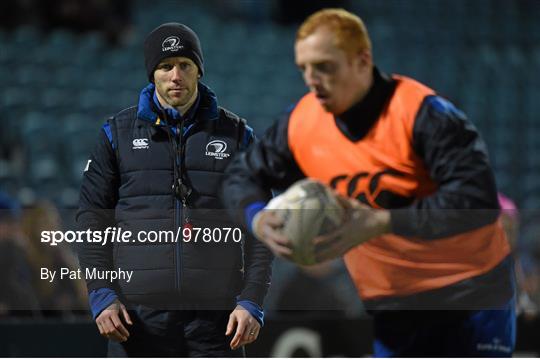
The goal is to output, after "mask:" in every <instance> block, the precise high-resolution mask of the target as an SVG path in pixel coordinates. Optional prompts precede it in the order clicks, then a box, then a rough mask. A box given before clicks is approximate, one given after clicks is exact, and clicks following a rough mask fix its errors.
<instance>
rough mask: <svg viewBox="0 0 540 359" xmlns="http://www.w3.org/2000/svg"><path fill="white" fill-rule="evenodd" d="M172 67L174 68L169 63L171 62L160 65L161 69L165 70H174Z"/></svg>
mask: <svg viewBox="0 0 540 359" xmlns="http://www.w3.org/2000/svg"><path fill="white" fill-rule="evenodd" d="M172 68H173V67H172V65H169V64H163V65H160V66H159V69H160V70H165V71H170V70H172Z"/></svg>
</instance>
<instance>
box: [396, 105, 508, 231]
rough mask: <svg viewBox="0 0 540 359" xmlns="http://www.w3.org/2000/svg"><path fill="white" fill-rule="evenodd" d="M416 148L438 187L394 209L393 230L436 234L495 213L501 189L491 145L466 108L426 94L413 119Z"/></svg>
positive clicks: (488, 219)
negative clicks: (422, 196) (498, 186)
mask: <svg viewBox="0 0 540 359" xmlns="http://www.w3.org/2000/svg"><path fill="white" fill-rule="evenodd" d="M413 148H414V151H415V153H416V154H417V155H419V156H420V158H421V159H422V160H423V161H424V164H425V166H426V167H427V169H428V171H429V174H430V176H431V178H432V179H433V180H434V181H435V182H436V184H437V186H438V189H437V191H436V192H435V193H433V194H432V195H430V196H428V197H425V198H422V199H418V200H416V201H415V202H413V203H412V204H411V205H410V206H408V207H405V208H401V209H395V210H392V211H391V225H392V231H393V233H395V234H398V235H403V236H414V237H419V238H423V239H437V238H444V237H447V236H451V235H456V234H459V233H464V232H467V231H471V230H474V229H478V228H480V227H483V226H485V225H487V224H490V223H493V222H494V221H495V220H496V219H497V217H498V215H499V204H498V200H497V189H496V185H495V178H494V175H493V171H492V169H491V166H490V164H489V160H488V154H487V148H486V145H485V143H484V141H483V140H482V138H481V137H480V134H479V133H478V131H477V130H476V128H475V127H474V125H473V124H472V123H471V122H470V121H469V120H468V119H467V118H466V116H465V115H464V114H463V112H461V111H460V110H458V109H457V108H456V107H454V105H453V104H452V103H450V102H448V101H446V100H444V99H442V98H440V97H438V96H428V97H426V98H425V100H424V102H423V103H422V106H421V107H420V110H419V112H418V114H417V118H416V121H415V124H414V128H413Z"/></svg>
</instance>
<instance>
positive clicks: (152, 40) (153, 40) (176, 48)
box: [144, 22, 204, 82]
mask: <svg viewBox="0 0 540 359" xmlns="http://www.w3.org/2000/svg"><path fill="white" fill-rule="evenodd" d="M174 56H183V57H187V58H188V59H190V60H192V61H193V62H194V63H195V65H197V67H198V68H199V73H200V75H201V76H202V75H203V73H204V65H203V55H202V49H201V42H200V41H199V37H198V36H197V34H196V33H195V32H194V31H193V30H191V29H190V28H189V27H187V26H186V25H183V24H179V23H176V22H169V23H166V24H163V25H160V26H158V27H157V28H155V29H154V30H152V32H151V33H150V34H148V36H147V37H146V39H145V40H144V62H145V65H146V73H147V75H148V79H149V80H150V81H151V82H153V81H154V70H155V69H156V67H157V65H159V63H160V62H161V60H163V59H165V58H167V57H174Z"/></svg>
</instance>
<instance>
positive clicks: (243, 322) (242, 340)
mask: <svg viewBox="0 0 540 359" xmlns="http://www.w3.org/2000/svg"><path fill="white" fill-rule="evenodd" d="M235 327H236V332H235V334H234V337H233V339H232V340H231V344H230V345H231V349H233V350H235V349H238V348H240V347H241V346H243V345H246V344H250V343H253V342H254V341H255V340H256V339H257V337H258V336H259V331H260V330H261V325H260V324H259V322H258V321H257V320H256V319H255V318H253V317H252V316H251V314H249V312H248V311H247V310H246V309H244V308H243V307H242V306H240V305H237V306H236V308H235V309H234V310H233V311H232V313H231V315H230V316H229V323H228V324H227V332H226V333H225V335H231V334H232V333H233V331H234V328H235Z"/></svg>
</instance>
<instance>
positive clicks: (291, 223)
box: [266, 179, 345, 265]
mask: <svg viewBox="0 0 540 359" xmlns="http://www.w3.org/2000/svg"><path fill="white" fill-rule="evenodd" d="M266 209H270V210H274V211H275V213H276V214H277V215H278V216H279V217H280V218H282V219H284V225H283V227H282V229H281V230H282V233H283V234H284V235H285V236H286V237H287V238H288V239H289V240H290V241H291V242H292V247H293V261H294V262H296V263H298V264H303V265H310V264H315V263H316V260H315V255H314V247H313V239H314V238H315V237H317V236H320V235H324V234H328V233H331V232H333V231H335V230H336V229H338V228H339V226H340V225H341V224H343V222H344V218H345V209H344V208H343V206H342V205H341V204H340V203H339V201H338V199H337V195H336V194H335V193H334V192H333V191H332V189H331V188H330V187H328V186H325V185H324V184H322V183H320V182H318V181H315V180H312V179H304V180H301V181H298V182H296V183H295V184H293V185H292V186H291V187H289V188H288V189H287V191H285V192H284V193H282V194H281V195H279V196H277V197H275V198H273V199H272V200H271V201H270V202H269V203H268V205H267V206H266Z"/></svg>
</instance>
